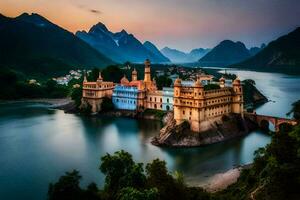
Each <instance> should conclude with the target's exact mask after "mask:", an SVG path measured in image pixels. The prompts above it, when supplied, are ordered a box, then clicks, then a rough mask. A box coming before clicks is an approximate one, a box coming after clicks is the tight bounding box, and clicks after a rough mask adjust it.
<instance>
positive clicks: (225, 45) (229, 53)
mask: <svg viewBox="0 0 300 200" xmlns="http://www.w3.org/2000/svg"><path fill="white" fill-rule="evenodd" d="M250 56H251V55H250V53H249V50H248V49H247V48H246V46H245V45H244V44H243V43H242V42H233V41H231V40H224V41H222V42H221V43H220V44H218V45H217V46H215V47H214V48H213V49H212V50H211V51H210V52H209V53H207V54H206V55H205V56H203V57H202V58H201V59H200V60H199V63H200V64H201V65H204V66H224V65H229V64H233V63H236V62H239V61H242V60H245V59H246V58H249V57H250Z"/></svg>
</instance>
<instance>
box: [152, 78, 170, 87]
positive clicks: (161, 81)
mask: <svg viewBox="0 0 300 200" xmlns="http://www.w3.org/2000/svg"><path fill="white" fill-rule="evenodd" d="M155 80H156V85H157V88H158V89H159V90H161V89H162V88H163V87H170V86H171V84H172V79H170V78H169V77H168V76H159V77H156V78H155Z"/></svg>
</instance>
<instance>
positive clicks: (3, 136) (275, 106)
mask: <svg viewBox="0 0 300 200" xmlns="http://www.w3.org/2000/svg"><path fill="white" fill-rule="evenodd" d="M237 73H238V74H239V75H240V77H241V78H242V79H244V78H248V77H251V78H252V79H255V80H256V82H257V85H258V87H259V88H260V89H261V90H262V92H263V93H264V94H265V95H266V96H268V97H269V98H270V99H272V100H274V101H275V102H270V103H267V104H266V105H264V106H262V107H260V108H259V109H258V110H257V112H259V113H264V114H274V115H278V116H284V115H285V113H286V112H288V110H289V109H290V108H289V106H288V105H289V104H290V103H291V102H293V101H295V100H296V99H300V96H299V91H300V77H291V76H287V75H280V74H270V73H258V72H245V71H239V72H237ZM160 128H161V124H160V122H155V121H136V120H133V119H123V118H92V119H91V118H83V117H79V116H76V115H73V114H64V113H63V112H62V111H59V110H51V109H50V108H49V107H48V106H47V105H43V104H30V103H14V104H0V199H45V198H46V193H47V188H48V184H49V183H50V182H53V181H55V180H57V178H58V177H59V176H60V175H62V174H63V173H64V172H65V171H68V170H71V169H78V170H79V171H80V172H81V174H82V175H83V180H82V184H83V185H86V184H88V183H89V182H91V181H95V182H97V183H98V185H100V186H102V185H103V181H104V177H103V175H102V174H101V173H100V171H99V170H98V167H99V164H100V157H101V156H103V155H104V154H105V153H106V152H108V153H113V152H114V151H117V150H120V149H124V150H126V151H128V152H130V153H131V154H132V155H133V157H134V159H135V160H136V161H138V162H145V163H146V162H148V161H150V160H152V159H155V158H160V159H164V160H166V161H167V165H168V168H169V170H170V171H174V170H179V171H181V172H183V173H184V175H185V177H186V180H187V182H188V183H190V184H201V183H204V182H205V181H206V180H207V179H208V178H209V177H211V176H212V175H213V174H215V173H219V172H223V171H226V170H228V169H230V168H232V167H233V166H235V165H239V164H246V163H250V162H252V160H253V152H254V151H255V150H256V149H257V148H258V147H262V146H265V145H266V144H267V143H268V142H269V141H270V138H269V137H268V136H266V135H264V134H262V133H260V132H258V131H257V132H253V133H251V134H249V135H248V136H246V137H244V138H239V139H235V140H231V141H228V142H225V143H220V144H215V145H210V146H206V147H201V148H189V149H166V148H158V147H155V146H153V145H151V144H150V139H151V137H152V136H154V135H156V134H157V133H158V131H159V129H160Z"/></svg>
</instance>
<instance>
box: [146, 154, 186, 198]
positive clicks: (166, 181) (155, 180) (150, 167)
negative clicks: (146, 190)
mask: <svg viewBox="0 0 300 200" xmlns="http://www.w3.org/2000/svg"><path fill="white" fill-rule="evenodd" d="M146 173H147V186H148V187H150V188H157V189H158V191H159V198H160V199H166V200H167V199H174V200H176V199H178V200H179V199H184V198H185V196H186V194H185V189H186V187H185V185H184V184H183V183H182V182H181V181H176V180H175V179H174V178H173V176H172V175H171V174H170V173H169V172H168V170H167V167H166V162H165V161H161V160H159V159H155V160H153V161H152V163H148V164H147V165H146Z"/></svg>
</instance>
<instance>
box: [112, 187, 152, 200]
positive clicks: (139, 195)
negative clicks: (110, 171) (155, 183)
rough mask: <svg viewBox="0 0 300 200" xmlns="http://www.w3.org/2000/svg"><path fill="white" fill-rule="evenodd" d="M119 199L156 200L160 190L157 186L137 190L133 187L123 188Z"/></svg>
mask: <svg viewBox="0 0 300 200" xmlns="http://www.w3.org/2000/svg"><path fill="white" fill-rule="evenodd" d="M117 199H118V200H156V199H158V190H157V189H156V188H151V189H145V190H142V191H140V190H137V189H135V188H132V187H126V188H123V189H122V190H121V191H120V193H119V194H118V198H117Z"/></svg>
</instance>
